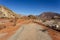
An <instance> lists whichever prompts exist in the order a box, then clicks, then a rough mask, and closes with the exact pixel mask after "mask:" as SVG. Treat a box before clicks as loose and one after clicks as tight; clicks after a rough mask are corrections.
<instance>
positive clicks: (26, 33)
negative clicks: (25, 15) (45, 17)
mask: <svg viewBox="0 0 60 40" xmlns="http://www.w3.org/2000/svg"><path fill="white" fill-rule="evenodd" d="M42 30H44V29H43V28H42V27H41V26H40V25H38V24H36V23H29V24H23V25H21V28H19V29H18V30H17V31H16V33H15V34H14V35H12V36H11V37H10V38H8V40H52V39H51V37H50V35H49V34H48V32H47V31H44V32H43V31H42Z"/></svg>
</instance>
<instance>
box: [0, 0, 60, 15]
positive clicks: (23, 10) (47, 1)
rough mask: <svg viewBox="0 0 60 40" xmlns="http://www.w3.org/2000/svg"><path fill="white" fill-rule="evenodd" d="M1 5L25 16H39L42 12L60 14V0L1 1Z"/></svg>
mask: <svg viewBox="0 0 60 40" xmlns="http://www.w3.org/2000/svg"><path fill="white" fill-rule="evenodd" d="M0 5H4V6H6V7H8V8H9V9H11V10H12V11H14V12H16V13H18V14H23V15H29V14H33V15H39V14H40V13H42V12H57V13H60V0H0Z"/></svg>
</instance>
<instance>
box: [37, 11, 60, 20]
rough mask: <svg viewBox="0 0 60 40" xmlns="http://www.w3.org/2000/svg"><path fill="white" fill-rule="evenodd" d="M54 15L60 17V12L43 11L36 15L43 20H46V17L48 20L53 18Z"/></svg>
mask: <svg viewBox="0 0 60 40" xmlns="http://www.w3.org/2000/svg"><path fill="white" fill-rule="evenodd" d="M55 16H57V17H60V14H58V13H54V12H43V13H42V14H40V15H39V16H38V17H40V18H42V19H45V20H47V19H48V20H50V19H52V18H54V17H55Z"/></svg>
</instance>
